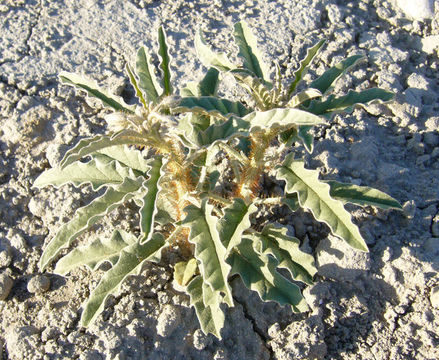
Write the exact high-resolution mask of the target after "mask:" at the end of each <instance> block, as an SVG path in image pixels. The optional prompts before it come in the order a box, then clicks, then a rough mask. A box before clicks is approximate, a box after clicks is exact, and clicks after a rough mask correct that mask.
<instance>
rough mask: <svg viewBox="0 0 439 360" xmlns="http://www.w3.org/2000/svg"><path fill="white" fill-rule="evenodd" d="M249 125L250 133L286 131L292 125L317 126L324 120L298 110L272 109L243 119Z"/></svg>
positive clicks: (256, 112) (251, 114)
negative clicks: (270, 130) (267, 130)
mask: <svg viewBox="0 0 439 360" xmlns="http://www.w3.org/2000/svg"><path fill="white" fill-rule="evenodd" d="M243 120H244V121H247V122H249V123H250V129H249V130H250V131H260V130H265V129H284V130H285V129H287V128H290V127H292V126H294V125H296V126H299V125H319V124H323V123H325V120H324V119H323V118H321V117H319V116H316V115H314V114H311V113H309V112H307V111H303V110H299V109H272V110H268V111H254V112H252V113H250V114H249V115H246V116H244V117H243Z"/></svg>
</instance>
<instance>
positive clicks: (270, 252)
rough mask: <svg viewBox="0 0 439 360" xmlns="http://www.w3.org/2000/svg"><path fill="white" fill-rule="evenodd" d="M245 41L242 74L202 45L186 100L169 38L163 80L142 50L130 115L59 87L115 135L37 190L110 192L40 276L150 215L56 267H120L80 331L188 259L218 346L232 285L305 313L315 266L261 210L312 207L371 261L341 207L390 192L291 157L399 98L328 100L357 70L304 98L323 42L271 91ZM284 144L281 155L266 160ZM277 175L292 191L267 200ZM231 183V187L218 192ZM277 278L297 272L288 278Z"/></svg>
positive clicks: (322, 80)
mask: <svg viewBox="0 0 439 360" xmlns="http://www.w3.org/2000/svg"><path fill="white" fill-rule="evenodd" d="M235 38H236V40H237V43H238V46H239V56H240V57H242V58H243V60H244V61H243V66H242V67H238V66H234V65H232V64H231V63H230V61H229V60H227V58H226V57H225V56H224V55H223V54H216V53H214V52H213V51H212V50H211V49H210V48H209V47H208V46H207V45H206V44H205V42H204V40H203V39H202V37H201V36H200V34H199V35H198V36H197V38H196V46H197V49H198V52H199V55H200V58H201V59H202V60H203V61H204V62H205V63H208V64H209V65H210V67H209V69H208V71H207V73H206V75H205V76H204V78H203V79H202V80H201V81H200V82H198V83H196V82H194V83H189V84H188V86H187V87H186V88H185V89H183V90H182V91H181V92H180V94H176V93H175V90H174V88H173V86H172V85H171V76H172V74H171V71H170V66H169V64H170V56H169V53H168V47H167V43H166V35H165V32H164V30H163V28H160V29H159V31H158V43H159V48H158V58H159V60H160V61H159V66H158V69H155V67H153V66H152V63H153V59H152V58H151V56H150V55H149V54H148V52H147V51H146V50H145V49H144V48H141V49H140V50H139V51H138V53H137V58H136V62H135V68H134V69H132V68H131V67H130V66H128V65H127V68H126V70H127V73H128V76H129V79H130V81H131V84H132V85H133V87H134V89H135V92H136V95H137V97H138V100H139V104H140V105H139V106H129V105H127V104H126V103H124V101H123V100H122V99H121V98H119V97H117V96H113V95H111V94H108V93H106V92H105V91H103V90H102V89H99V87H98V86H97V85H96V84H94V83H92V82H90V81H88V80H85V79H83V78H82V77H79V76H77V75H75V74H71V73H65V72H63V73H61V74H60V79H61V81H63V82H64V83H67V84H70V85H73V86H75V87H76V88H78V89H81V90H83V91H85V92H86V93H87V94H88V95H90V96H93V97H96V98H98V99H100V100H101V101H102V103H103V104H104V105H105V106H107V107H109V108H110V109H112V110H113V113H111V114H110V115H108V117H107V118H106V120H107V123H108V133H107V134H105V135H96V136H94V137H91V138H86V139H82V140H80V141H79V142H78V143H77V144H76V145H75V146H74V147H73V148H72V149H70V150H69V151H68V152H67V153H66V154H65V156H64V158H63V159H62V161H61V163H60V165H59V166H58V167H56V168H52V169H49V170H47V171H45V172H44V173H42V174H41V175H40V176H39V177H38V178H37V179H36V181H35V183H34V185H35V186H36V187H38V188H40V187H44V186H47V185H53V186H55V187H59V186H61V185H64V184H67V183H68V184H73V185H74V186H80V185H82V184H90V185H91V187H92V189H93V190H95V191H99V190H103V189H104V190H105V191H104V192H103V193H102V194H101V195H100V196H98V197H96V198H95V199H94V200H93V201H92V202H90V203H89V204H88V205H86V206H84V207H82V208H80V209H78V210H77V211H76V213H75V215H74V217H73V218H72V219H71V220H70V221H69V222H67V223H65V224H64V225H62V226H61V228H60V229H59V230H58V232H57V233H56V234H55V236H54V237H53V238H52V239H51V240H50V242H49V243H48V244H47V246H46V247H45V249H44V251H43V254H42V256H41V260H40V264H39V265H40V269H41V270H42V271H43V270H46V269H47V268H48V267H49V265H50V264H51V263H52V262H53V261H54V260H57V258H58V257H59V255H60V254H61V252H62V251H63V249H65V248H68V247H69V246H70V245H71V244H72V242H73V241H74V240H75V239H76V238H77V237H78V236H79V235H80V234H82V233H83V232H85V231H86V230H87V229H89V228H90V227H91V226H92V225H93V224H94V223H96V222H97V221H99V220H100V219H102V218H103V217H104V216H106V215H107V214H108V213H110V212H111V211H112V210H114V209H116V208H117V207H118V206H120V205H122V204H124V203H126V202H127V201H130V200H132V201H134V202H135V204H137V205H138V208H139V213H140V223H139V231H138V232H139V235H138V236H135V235H134V234H132V233H131V234H130V233H127V232H125V231H122V230H120V229H114V231H113V235H112V236H111V237H110V238H104V239H101V238H97V239H94V240H90V241H89V242H88V244H86V245H85V246H81V247H76V248H74V249H72V250H71V251H70V252H68V253H67V254H66V255H64V256H63V257H62V258H61V259H59V260H58V261H57V264H56V267H55V272H56V273H58V274H61V275H65V274H67V273H69V272H70V271H71V270H72V269H74V268H76V267H78V266H83V265H85V266H87V267H88V268H90V269H91V270H95V269H97V268H98V267H99V266H100V264H102V263H103V262H108V263H109V264H110V265H111V267H110V269H109V270H107V271H106V272H105V274H104V275H103V276H102V278H101V280H100V282H99V284H98V285H97V286H96V288H95V289H94V290H93V291H92V292H91V294H90V297H89V298H88V300H87V301H86V303H85V304H84V306H83V312H82V317H81V324H82V325H83V326H87V325H88V324H90V323H91V322H92V321H94V320H95V319H96V317H97V316H99V314H100V313H101V311H102V310H103V308H104V306H105V300H106V299H107V297H108V296H109V295H110V294H114V293H116V292H117V291H118V290H119V288H120V286H121V284H122V282H123V281H124V280H125V279H126V278H127V276H129V275H135V274H138V273H139V272H140V271H141V269H142V266H143V264H144V263H145V262H148V261H151V262H157V261H161V254H162V251H163V250H164V249H165V248H168V247H173V248H176V247H177V248H179V249H180V253H181V257H182V259H183V261H180V262H178V263H176V264H174V280H175V281H176V282H177V283H178V284H179V285H180V286H181V288H183V289H185V291H186V292H187V293H188V294H189V297H190V302H191V304H192V306H194V308H195V311H196V314H197V316H198V319H199V321H200V325H201V328H202V330H203V331H204V332H205V333H206V334H207V333H212V334H214V335H215V336H217V337H218V338H220V337H221V335H220V331H221V328H222V327H223V325H224V319H225V317H224V307H223V306H221V304H223V303H224V304H227V305H228V306H234V299H233V295H232V288H231V286H230V283H229V281H230V279H231V277H232V276H233V275H235V274H237V275H239V276H240V277H241V279H242V280H243V283H244V284H245V285H246V286H247V287H248V288H249V289H251V290H253V291H256V292H257V293H258V294H259V296H260V298H261V299H262V300H264V301H276V302H278V303H279V304H281V305H289V306H291V308H292V310H293V311H296V312H303V311H306V310H307V305H306V303H305V301H304V299H303V297H302V294H301V291H300V287H299V286H298V285H297V283H296V282H302V283H304V284H312V281H313V276H314V275H315V273H316V272H317V270H316V268H315V264H314V259H313V257H312V255H310V254H307V253H304V252H302V251H301V250H300V248H299V247H300V241H299V240H298V239H296V238H294V237H292V236H290V235H288V232H287V228H286V227H285V226H282V225H279V224H268V225H266V226H264V227H263V228H262V229H261V228H260V227H258V226H257V224H256V223H255V217H256V214H257V213H258V211H259V210H260V208H261V206H262V205H264V206H280V205H282V204H287V205H288V206H290V207H291V208H292V209H293V211H294V210H295V209H296V208H297V207H298V206H301V207H303V208H304V209H307V210H309V211H310V212H312V214H313V215H314V217H315V218H316V219H317V220H318V221H322V222H325V223H326V224H327V225H328V226H329V228H330V229H331V231H332V233H333V234H334V235H336V236H338V237H340V238H342V239H344V240H345V241H346V242H347V243H348V244H349V245H351V246H352V247H354V248H356V249H359V250H361V251H367V246H366V244H365V242H364V240H363V238H362V236H361V234H360V232H359V230H358V228H357V226H356V225H355V224H354V223H353V222H352V220H351V216H350V214H349V213H348V212H347V211H346V210H345V208H344V206H343V204H344V203H349V202H350V203H354V204H357V205H360V206H364V205H372V206H377V207H381V208H384V209H399V208H400V205H399V203H398V202H397V201H396V200H394V199H393V198H391V197H390V196H388V195H386V194H384V193H382V192H381V191H379V190H375V189H372V188H369V187H364V186H356V185H351V184H344V183H339V182H335V181H323V180H320V179H319V172H318V171H316V170H310V169H306V168H305V164H304V161H303V160H301V159H296V158H295V157H294V153H293V152H290V153H289V154H287V155H286V156H284V155H285V152H287V150H288V149H289V148H290V146H291V145H292V144H294V143H295V141H296V142H297V141H303V140H305V141H304V142H305V144H310V142H309V141H308V140H306V139H309V134H308V133H307V130H308V129H309V127H312V126H316V125H319V124H323V123H325V121H326V120H325V118H324V117H323V116H319V115H329V114H330V113H332V112H333V111H338V110H343V109H346V108H347V107H350V106H353V105H354V104H355V103H367V102H369V101H372V100H376V99H379V100H388V99H390V97H391V94H390V93H387V92H384V91H383V90H379V89H374V90H373V91H374V92H367V93H366V94H365V93H364V92H363V93H352V92H350V93H348V95H346V97H342V98H335V97H331V96H329V97H327V99H325V98H324V94H325V93H326V90H328V89H329V88H330V86H331V85H332V83H333V82H334V81H335V80H336V79H337V78H338V77H339V76H340V75H341V74H342V73H343V72H344V71H345V70H346V69H347V67H348V66H347V65H346V63H343V64H345V65H342V66H340V65H337V66H335V67H334V68H332V69H330V70H328V72H326V73H325V74H323V75H322V76H321V77H319V78H318V79H317V80H315V81H314V82H313V83H312V84H311V85H310V89H309V90H305V91H304V92H302V93H299V94H297V95H293V92H294V89H295V87H296V86H297V84H298V83H299V82H300V80H301V78H302V76H303V74H304V72H305V71H306V69H307V67H308V66H309V63H310V62H311V59H312V57H314V55H315V54H316V53H317V51H318V49H319V48H320V47H321V46H322V45H323V43H322V42H319V43H318V44H317V45H316V46H314V47H313V48H311V49H310V50H309V51H308V54H307V57H306V58H305V59H304V60H303V61H302V62H301V64H300V67H299V70H297V71H296V73H295V78H294V80H293V81H292V82H291V83H290V85H289V86H288V87H287V90H285V89H284V88H283V87H282V86H283V85H282V81H281V80H279V79H280V71H277V75H276V80H275V84H272V83H270V80H269V73H268V70H267V67H266V66H265V65H263V62H262V61H261V56H260V54H259V52H258V50H257V47H256V42H255V39H254V37H253V35H252V34H251V32H250V30H249V29H248V28H247V26H246V25H245V24H244V23H238V24H237V25H236V26H235ZM349 59H350V58H349ZM354 60H355V59H354ZM353 62H355V61H353V60H349V61H348V60H347V63H348V64H351V65H352V64H353ZM156 70H158V71H156ZM220 71H223V72H224V71H227V72H230V73H232V74H233V75H234V76H235V77H236V79H237V80H238V81H240V83H241V84H243V85H244V86H245V87H247V89H249V91H250V92H251V94H252V95H253V96H254V99H255V105H254V107H250V106H245V105H244V104H243V103H241V102H239V101H230V100H227V99H223V98H220V97H219V96H218V94H217V89H218V84H219V74H220ZM159 75H160V76H159ZM350 94H351V95H350ZM316 109H317V110H316ZM318 109H320V110H318ZM322 109H323V110H322ZM304 129H305V130H304ZM300 134H302V136H301V135H300ZM303 134H308V135H306V136H304V135H303ZM285 139H286V140H285ZM273 144H281V145H279V146H278V148H277V152H274V153H273V152H271V153H270V154H267V151H266V150H267V148H268V147H269V146H270V145H273ZM308 147H309V146H308ZM221 154H222V155H221ZM218 156H225V157H226V158H227V160H228V162H229V164H230V167H231V169H232V171H231V174H230V176H229V177H227V176H224V174H220V173H219V172H218V170H217V169H216V167H215V166H214V159H215V158H217V157H218ZM84 158H87V159H88V160H87V161H85V162H84V160H83V159H84ZM81 160H82V161H81ZM273 170H274V171H275V174H276V177H277V178H278V179H279V181H280V182H284V183H285V187H284V193H283V194H282V195H279V194H273V196H271V197H267V196H262V195H261V191H260V181H261V178H262V176H263V174H264V173H266V172H267V171H273ZM225 181H226V182H227V184H226V186H221V185H224V184H221V182H225ZM278 268H284V269H286V270H287V272H288V273H285V274H284V275H281V274H280V273H279V272H278V271H277V269H278Z"/></svg>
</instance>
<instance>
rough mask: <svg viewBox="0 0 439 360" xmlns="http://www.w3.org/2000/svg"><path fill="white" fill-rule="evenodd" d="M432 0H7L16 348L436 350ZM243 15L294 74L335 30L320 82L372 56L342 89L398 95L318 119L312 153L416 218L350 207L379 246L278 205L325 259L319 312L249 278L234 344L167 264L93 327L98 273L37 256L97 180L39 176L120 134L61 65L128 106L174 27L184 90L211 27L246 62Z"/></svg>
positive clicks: (3, 73)
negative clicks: (55, 268) (353, 244)
mask: <svg viewBox="0 0 439 360" xmlns="http://www.w3.org/2000/svg"><path fill="white" fill-rule="evenodd" d="M404 2H405V3H407V2H406V1H400V3H401V6H407V4H405V5H404V4H402V3H404ZM427 3H428V2H427V1H420V2H419V3H418V5H417V7H415V8H413V7H412V8H411V9H409V8H407V7H404V10H405V13H404V12H403V11H401V10H400V9H399V8H397V7H396V6H395V4H394V3H392V2H389V1H378V0H376V1H372V0H361V1H336V0H323V1H314V0H301V1H299V0H279V1H263V0H246V1H240V0H214V1H210V0H201V1H193V2H192V1H183V0H176V1H165V0H163V1H160V0H154V1H144V0H132V1H116V0H113V1H111V0H110V1H93V0H82V1H81V0H78V1H73V0H71V1H61V0H54V1H49V0H16V1H13V0H6V1H5V0H1V1H0V23H1V26H0V125H1V127H0V150H1V152H0V298H3V299H5V300H3V301H0V326H1V332H0V354H2V355H0V358H2V359H78V358H79V359H84V360H85V359H88V360H92V359H237V360H244V359H282V360H284V359H349V360H352V359H379V360H381V359H392V360H394V359H430V360H433V359H438V358H439V334H438V331H437V329H438V328H439V287H438V286H439V276H438V270H439V211H438V205H439V136H438V127H439V101H438V99H439V75H438V66H439V62H438V43H439V13H438V10H439V7H438V4H436V13H435V14H434V13H433V10H434V8H431V7H428V6H425V4H427ZM409 5H410V4H409ZM410 12H412V15H413V16H415V17H418V19H420V17H426V19H424V20H422V19H420V20H413V19H409V18H408V15H410V14H409V13H410ZM240 19H245V20H247V22H248V23H249V24H250V25H251V26H252V27H253V28H254V29H255V31H256V33H257V35H258V38H259V39H260V44H261V48H262V49H263V51H264V52H265V53H266V54H267V55H266V59H265V60H266V61H267V62H268V63H272V62H273V61H274V60H276V59H277V60H279V61H280V63H281V65H282V66H283V67H284V70H285V66H286V65H287V64H292V67H291V68H290V69H289V70H286V73H287V74H288V73H289V74H291V73H292V71H293V70H294V69H295V67H296V66H297V62H298V61H299V60H300V58H301V57H303V55H304V49H305V47H306V46H309V45H311V44H313V43H315V42H316V41H317V40H318V39H320V38H322V37H325V38H327V39H328V43H327V46H326V48H325V50H324V51H323V52H322V54H321V56H320V60H319V61H317V62H316V64H315V66H314V68H313V71H311V72H310V74H309V79H312V78H313V77H314V76H316V74H320V73H321V72H322V71H323V70H324V69H326V68H327V67H328V66H330V65H333V64H334V63H336V62H337V61H339V60H341V59H342V58H343V57H345V56H348V55H352V54H356V53H361V54H365V55H366V56H367V57H368V61H365V62H363V63H362V64H361V65H359V66H358V67H357V68H356V69H355V70H354V71H353V72H352V73H351V74H350V75H348V76H345V77H344V78H343V79H342V80H341V81H339V82H338V83H337V86H336V91H339V92H344V91H346V90H347V89H348V88H356V89H362V88H367V87H369V86H376V85H378V86H380V87H383V88H385V89H388V90H392V91H394V92H396V93H397V96H396V100H395V102H393V103H391V104H387V105H380V106H377V105H373V106H369V107H367V108H366V109H365V110H363V109H358V110H355V111H354V112H353V113H352V114H351V115H344V116H337V117H335V118H334V120H333V122H332V123H331V124H330V125H327V126H323V127H321V128H319V130H318V131H317V137H318V145H317V146H316V149H315V151H314V153H313V155H312V156H308V158H307V163H308V167H310V168H319V169H320V170H321V172H322V176H323V177H324V178H327V179H337V180H340V181H346V182H355V183H357V184H362V185H369V186H373V187H376V188H379V189H381V190H384V191H386V192H388V193H390V194H391V195H392V196H393V197H395V198H396V199H398V200H399V201H400V202H401V203H402V204H404V213H398V212H396V211H391V212H387V211H375V210H374V209H371V208H370V209H359V208H356V207H350V208H349V210H350V211H351V213H352V215H353V217H354V219H355V221H356V222H357V223H358V224H359V226H360V228H361V231H362V234H363V235H364V236H365V238H366V239H367V242H368V244H369V247H370V253H369V254H362V253H357V252H354V251H353V250H351V249H349V248H347V247H346V246H345V245H344V244H343V243H342V242H341V241H339V240H337V239H334V238H332V237H329V238H327V237H326V236H327V233H326V232H325V231H323V230H324V229H323V230H322V228H321V227H320V226H319V225H318V224H316V223H315V222H313V221H312V219H311V218H310V216H309V215H307V214H303V213H299V214H296V215H294V216H287V217H285V216H284V218H282V216H281V217H279V214H277V215H276V216H278V217H277V218H276V219H277V220H279V221H283V222H286V223H289V225H291V228H292V229H293V228H294V231H295V233H296V236H297V237H299V238H300V239H301V240H303V242H304V245H305V248H306V249H308V251H310V252H312V253H313V254H314V256H315V257H316V260H317V263H318V268H319V272H318V275H317V276H316V284H315V285H314V286H313V287H312V288H310V289H308V290H306V291H305V292H304V294H305V296H306V298H307V300H308V302H309V304H310V306H311V309H312V310H311V311H310V312H309V313H307V314H302V315H294V314H292V313H291V311H290V310H287V309H283V308H281V307H279V306H278V305H276V304H272V303H267V304H264V303H262V302H261V301H260V300H259V298H258V296H257V295H255V294H253V293H251V292H249V291H247V290H245V289H244V288H243V286H242V284H241V283H240V282H239V281H237V282H235V283H234V289H235V292H236V303H237V306H236V307H235V308H233V309H229V310H228V311H227V324H226V326H225V328H224V329H223V332H222V335H223V340H222V341H218V340H217V339H216V338H214V337H212V336H210V335H209V336H207V337H206V336H204V335H203V334H202V333H201V331H200V330H199V326H198V323H197V320H196V317H195V314H194V311H193V310H192V309H190V308H189V307H188V299H187V298H186V297H185V296H182V295H181V294H178V293H177V292H175V290H173V288H172V279H171V273H170V271H169V269H168V268H167V267H166V264H162V265H160V266H151V267H147V268H146V269H145V270H144V272H143V273H142V275H141V276H138V277H135V278H132V279H131V280H130V281H129V283H127V284H126V285H125V286H124V287H123V290H122V292H121V294H119V295H118V296H116V297H113V298H112V299H111V300H110V301H108V303H107V307H106V309H105V311H104V312H103V314H102V316H100V317H99V319H98V320H97V322H96V323H95V324H94V325H93V326H91V327H90V328H88V329H87V330H85V329H81V328H79V327H78V320H79V317H80V310H79V306H80V304H81V303H82V302H83V301H84V300H85V298H86V297H87V295H88V293H89V289H90V288H93V287H94V286H95V285H96V282H97V280H98V276H97V275H99V274H96V275H91V274H90V273H89V272H87V271H86V270H79V271H76V272H75V273H73V274H71V275H70V276H68V277H67V278H61V277H59V276H55V275H52V274H51V273H50V272H48V273H45V274H44V276H43V277H39V276H37V275H38V268H37V262H38V259H39V256H40V254H41V249H42V247H43V245H44V243H45V242H47V240H49V239H50V236H51V234H52V233H53V232H54V231H55V230H56V229H57V228H58V227H59V226H60V224H62V223H63V222H64V221H66V220H67V219H68V218H70V217H71V215H72V214H73V213H74V210H75V209H76V208H78V207H79V206H82V205H84V204H85V202H86V201H87V199H88V195H89V190H88V189H82V190H81V191H79V190H75V189H73V188H71V187H68V186H67V187H65V188H61V189H60V190H57V191H55V190H54V189H50V188H48V189H44V190H42V191H36V190H34V189H32V188H31V185H32V182H33V180H34V179H35V178H36V176H38V175H39V174H40V173H41V172H42V171H43V170H44V169H45V168H47V167H48V166H49V164H52V165H53V164H56V162H57V161H58V160H59V158H60V156H61V155H62V154H63V153H64V152H65V151H66V149H68V148H69V147H71V146H72V145H73V144H75V143H76V142H77V141H78V139H79V138H81V137H85V136H89V135H91V134H94V133H99V132H102V131H104V121H103V115H104V114H105V111H104V110H103V109H102V108H101V107H100V106H99V105H98V107H97V108H96V107H91V106H89V105H93V106H94V105H96V104H97V103H96V102H93V101H90V100H89V99H86V98H84V97H83V96H82V95H75V93H74V92H73V91H72V89H70V88H68V87H66V86H63V85H61V84H60V83H59V82H58V80H57V78H56V76H57V74H58V73H59V72H60V71H61V70H67V71H74V72H78V73H84V74H86V75H87V76H89V77H91V78H93V79H95V80H97V81H99V82H100V83H101V84H103V85H104V86H107V87H108V88H110V89H111V91H113V92H115V93H119V94H121V95H123V96H124V97H125V98H126V99H128V100H129V99H130V97H131V94H132V91H131V90H130V88H129V87H127V86H126V85H127V82H126V76H125V75H124V73H123V72H124V71H123V69H124V66H125V63H126V62H127V61H132V60H133V58H134V54H135V51H136V49H137V48H138V47H139V46H140V45H146V46H147V47H153V48H154V47H155V46H156V44H155V37H156V32H155V30H156V29H157V27H158V26H159V25H160V24H164V26H165V27H166V29H167V32H168V35H169V39H170V51H171V55H172V58H173V63H172V65H173V71H174V78H173V81H174V84H175V86H176V87H179V86H181V85H184V84H185V82H186V81H188V80H194V79H198V78H199V77H200V76H201V75H202V72H203V71H204V70H205V69H203V67H202V66H201V64H200V63H199V61H198V60H197V59H196V57H195V51H194V49H193V42H192V39H193V35H194V33H195V30H196V29H197V27H198V26H201V27H202V29H204V30H205V31H206V32H207V33H206V37H207V38H208V41H209V42H210V43H211V44H213V45H214V46H215V47H217V48H220V49H223V50H230V51H232V52H235V54H236V49H234V48H232V47H231V46H230V40H231V37H230V29H231V27H232V25H233V23H235V22H236V21H239V20H240ZM225 95H226V96H228V97H234V96H239V90H238V89H237V88H233V91H232V92H228V93H226V94H225ZM95 109H97V110H95ZM62 144H67V145H66V146H64V145H62ZM126 215H127V210H126V209H120V210H119V211H117V212H116V213H115V214H113V215H112V216H110V217H108V219H107V222H114V223H121V224H122V226H125V228H129V226H130V221H131V223H132V222H133V221H132V220H130V219H129V218H128V219H127V216H126ZM267 216H274V215H273V214H267ZM94 231H95V232H101V233H105V232H106V231H107V230H106V228H105V227H97V228H96V229H94ZM91 235H92V234H91ZM91 235H90V234H88V235H87V236H91ZM86 238H87V237H86V236H85V237H83V239H86ZM8 284H12V287H10V286H8Z"/></svg>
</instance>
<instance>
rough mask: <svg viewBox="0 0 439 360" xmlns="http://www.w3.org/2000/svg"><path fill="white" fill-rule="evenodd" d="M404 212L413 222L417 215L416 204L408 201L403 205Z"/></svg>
mask: <svg viewBox="0 0 439 360" xmlns="http://www.w3.org/2000/svg"><path fill="white" fill-rule="evenodd" d="M402 211H403V212H404V215H405V216H406V217H407V219H409V220H411V219H413V218H414V217H415V213H416V204H415V202H414V201H413V200H410V201H406V202H405V203H404V204H403V205H402Z"/></svg>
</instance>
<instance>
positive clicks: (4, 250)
mask: <svg viewBox="0 0 439 360" xmlns="http://www.w3.org/2000/svg"><path fill="white" fill-rule="evenodd" d="M11 262H12V252H11V247H10V246H9V244H8V243H6V241H3V240H1V239H0V268H3V267H8V266H9V265H10V264H11Z"/></svg>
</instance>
